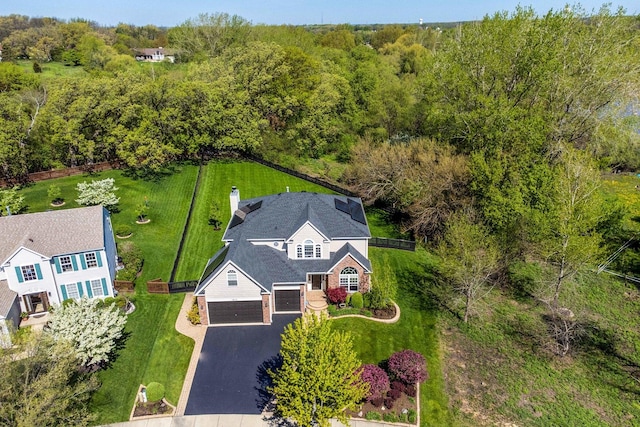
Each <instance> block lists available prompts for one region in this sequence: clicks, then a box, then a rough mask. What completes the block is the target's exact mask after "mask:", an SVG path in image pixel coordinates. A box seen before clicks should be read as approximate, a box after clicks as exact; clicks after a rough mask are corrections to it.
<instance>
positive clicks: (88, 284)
mask: <svg viewBox="0 0 640 427" xmlns="http://www.w3.org/2000/svg"><path fill="white" fill-rule="evenodd" d="M84 283H86V285H87V296H88V297H89V298H93V291H91V282H90V281H88V280H87V281H86V282H84ZM78 285H81V286H82V283H80V282H78Z"/></svg>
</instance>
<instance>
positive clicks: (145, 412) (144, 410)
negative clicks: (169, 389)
mask: <svg viewBox="0 0 640 427" xmlns="http://www.w3.org/2000/svg"><path fill="white" fill-rule="evenodd" d="M172 411H173V408H172V407H171V406H169V405H167V404H166V403H165V402H164V399H163V400H160V401H158V402H147V403H138V404H137V405H136V409H135V411H133V416H134V417H146V416H149V415H163V414H169V413H171V412H172Z"/></svg>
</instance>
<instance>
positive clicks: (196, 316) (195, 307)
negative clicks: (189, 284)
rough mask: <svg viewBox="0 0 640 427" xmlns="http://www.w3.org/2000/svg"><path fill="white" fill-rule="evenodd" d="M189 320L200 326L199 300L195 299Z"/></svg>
mask: <svg viewBox="0 0 640 427" xmlns="http://www.w3.org/2000/svg"><path fill="white" fill-rule="evenodd" d="M187 319H188V320H189V322H191V324H192V325H199V324H200V310H199V309H198V299H197V298H195V297H194V298H193V303H192V304H191V309H189V312H188V313H187Z"/></svg>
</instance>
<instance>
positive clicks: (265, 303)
mask: <svg viewBox="0 0 640 427" xmlns="http://www.w3.org/2000/svg"><path fill="white" fill-rule="evenodd" d="M270 297H271V295H269V294H262V323H264V324H265V325H270V324H271V308H270V307H269V306H270V304H271V303H270V301H269V300H270Z"/></svg>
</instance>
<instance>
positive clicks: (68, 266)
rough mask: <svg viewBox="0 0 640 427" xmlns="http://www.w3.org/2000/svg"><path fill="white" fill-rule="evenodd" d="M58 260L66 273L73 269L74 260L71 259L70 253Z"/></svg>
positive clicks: (61, 268)
mask: <svg viewBox="0 0 640 427" xmlns="http://www.w3.org/2000/svg"><path fill="white" fill-rule="evenodd" d="M64 260H68V261H69V262H68V263H66V262H63V261H64ZM58 261H59V262H60V270H61V271H62V272H63V273H66V272H68V271H73V261H71V256H70V255H65V256H61V257H60V258H59V259H58Z"/></svg>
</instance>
